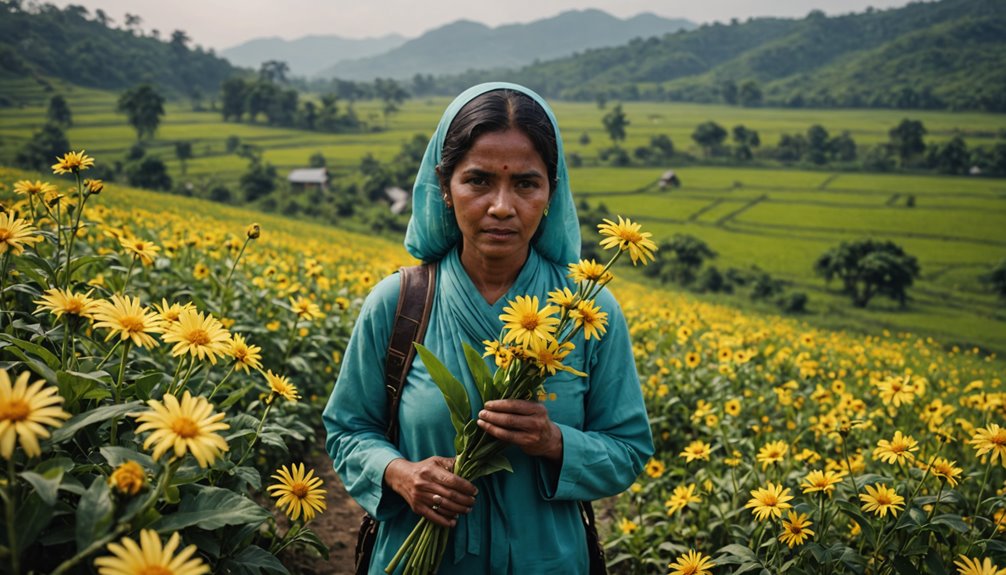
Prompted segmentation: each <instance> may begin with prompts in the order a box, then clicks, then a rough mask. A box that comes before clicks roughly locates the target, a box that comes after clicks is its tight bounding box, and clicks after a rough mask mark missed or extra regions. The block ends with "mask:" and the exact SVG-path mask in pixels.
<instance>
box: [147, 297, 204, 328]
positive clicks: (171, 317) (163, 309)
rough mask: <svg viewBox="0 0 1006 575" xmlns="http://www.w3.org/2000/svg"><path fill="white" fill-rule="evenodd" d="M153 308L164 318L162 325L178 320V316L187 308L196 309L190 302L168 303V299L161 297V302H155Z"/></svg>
mask: <svg viewBox="0 0 1006 575" xmlns="http://www.w3.org/2000/svg"><path fill="white" fill-rule="evenodd" d="M154 309H156V310H157V313H158V314H159V315H160V316H161V319H162V320H164V325H165V326H168V325H170V324H173V323H176V322H177V321H178V316H179V315H181V313H182V312H183V311H185V310H187V309H196V306H194V305H192V302H186V303H168V300H167V299H165V298H161V303H155V304H154Z"/></svg>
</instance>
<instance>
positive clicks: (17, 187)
mask: <svg viewBox="0 0 1006 575" xmlns="http://www.w3.org/2000/svg"><path fill="white" fill-rule="evenodd" d="M55 191H56V186H54V185H52V184H50V183H48V182H43V181H41V180H35V181H34V182H33V181H31V180H19V181H17V182H14V193H15V194H18V195H21V196H29V197H30V196H38V195H41V196H45V194H48V193H50V192H55Z"/></svg>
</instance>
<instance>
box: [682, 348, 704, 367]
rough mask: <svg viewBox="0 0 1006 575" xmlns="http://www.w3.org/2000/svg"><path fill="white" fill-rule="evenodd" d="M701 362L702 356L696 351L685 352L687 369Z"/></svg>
mask: <svg viewBox="0 0 1006 575" xmlns="http://www.w3.org/2000/svg"><path fill="white" fill-rule="evenodd" d="M701 362H702V356H701V355H699V354H698V353H696V352H694V351H690V352H688V353H686V354H685V365H687V366H688V368H689V369H695V368H696V367H698V365H699V363H701Z"/></svg>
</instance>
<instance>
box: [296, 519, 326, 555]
mask: <svg viewBox="0 0 1006 575" xmlns="http://www.w3.org/2000/svg"><path fill="white" fill-rule="evenodd" d="M293 540H294V541H298V542H300V543H304V544H306V545H310V546H311V547H314V548H315V549H316V550H317V551H318V553H321V556H322V557H324V558H325V560H328V545H326V544H325V542H324V541H322V540H321V539H319V538H318V535H317V534H315V532H314V531H311V530H310V529H308V528H306V527H305V528H304V529H303V530H301V532H300V533H298V534H297V536H296V537H294V538H293Z"/></svg>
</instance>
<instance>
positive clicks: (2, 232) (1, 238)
mask: <svg viewBox="0 0 1006 575" xmlns="http://www.w3.org/2000/svg"><path fill="white" fill-rule="evenodd" d="M13 236H14V234H12V233H11V231H10V230H8V229H7V228H0V244H2V243H4V242H6V241H7V240H8V239H10V238H11V237H13Z"/></svg>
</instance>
